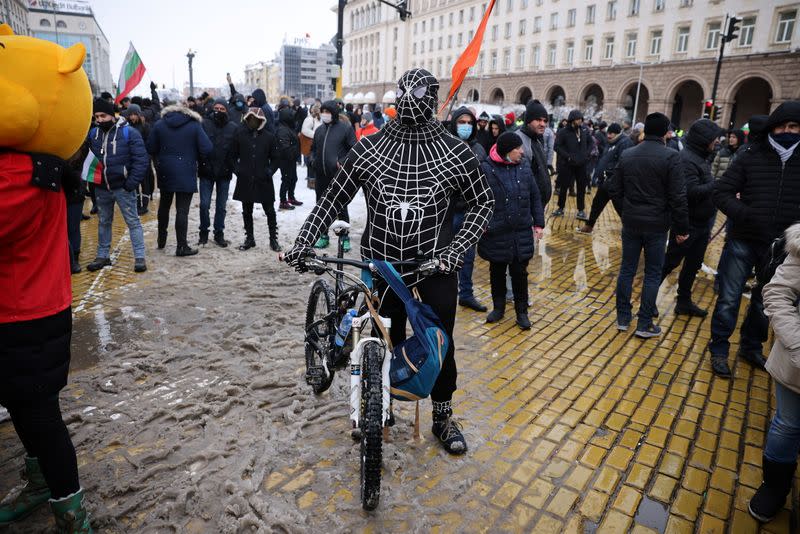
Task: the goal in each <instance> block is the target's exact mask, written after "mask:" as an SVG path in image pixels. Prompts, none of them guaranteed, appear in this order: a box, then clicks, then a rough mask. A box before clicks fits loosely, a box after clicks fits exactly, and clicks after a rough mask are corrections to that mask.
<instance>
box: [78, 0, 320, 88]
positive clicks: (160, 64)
mask: <svg viewBox="0 0 800 534" xmlns="http://www.w3.org/2000/svg"><path fill="white" fill-rule="evenodd" d="M335 4H336V2H335V0H295V1H293V2H286V1H283V0H281V1H279V0H213V1H212V0H195V1H193V2H178V1H175V0H136V1H134V2H120V1H119V0H91V5H92V9H93V10H94V14H95V18H96V19H97V21H98V23H99V24H100V27H101V28H102V29H103V32H104V33H105V34H106V37H108V40H109V43H110V45H111V77H112V78H113V79H114V80H115V81H116V80H117V79H118V78H119V72H120V67H121V65H122V60H123V59H124V57H125V53H126V52H127V51H128V42H129V41H132V42H133V45H134V46H135V47H136V50H137V51H138V52H139V56H140V57H141V58H142V62H143V63H144V65H145V67H146V68H147V74H146V75H145V78H144V80H143V81H142V83H141V84H140V85H139V87H138V88H137V89H138V90H137V91H135V93H140V94H144V93H145V92H149V89H146V86H147V85H149V83H150V79H152V80H153V81H155V82H156V83H158V84H159V87H160V86H161V84H162V83H163V84H166V86H167V87H171V86H172V80H173V76H174V80H175V86H176V87H177V88H178V89H181V88H182V87H183V84H184V82H188V80H189V70H188V62H187V59H186V53H187V52H188V51H189V49H190V48H191V49H192V50H194V51H195V52H196V56H195V58H194V63H193V67H194V84H195V86H196V87H203V86H210V87H217V86H221V85H225V83H226V82H225V73H227V72H230V73H231V76H232V77H233V79H234V82H235V81H242V80H244V66H245V65H246V64H248V63H255V62H256V61H262V60H270V59H272V58H274V57H275V54H276V53H277V52H278V51H279V49H280V47H281V44H282V43H283V41H284V38H286V40H287V42H290V43H291V42H292V41H293V40H294V38H296V37H304V36H305V34H306V33H308V34H310V35H311V44H312V45H313V46H318V45H320V44H322V43H323V42H329V41H330V39H331V38H332V37H333V36H334V35H335V34H336V14H335V13H334V12H333V11H331V9H330V8H331V7H332V6H334V5H335ZM148 75H149V78H148Z"/></svg>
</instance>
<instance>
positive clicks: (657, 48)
mask: <svg viewBox="0 0 800 534" xmlns="http://www.w3.org/2000/svg"><path fill="white" fill-rule="evenodd" d="M661 35H662V32H661V30H655V31H653V33H651V34H650V55H651V56H657V55H659V54H660V53H661Z"/></svg>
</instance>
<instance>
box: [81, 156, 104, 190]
mask: <svg viewBox="0 0 800 534" xmlns="http://www.w3.org/2000/svg"><path fill="white" fill-rule="evenodd" d="M81 178H83V179H84V180H86V181H87V182H89V183H92V184H100V183H103V162H102V161H100V160H99V159H98V158H97V156H95V155H94V153H93V152H92V151H91V150H90V151H89V154H88V155H87V156H86V160H85V161H84V162H83V170H82V171H81Z"/></svg>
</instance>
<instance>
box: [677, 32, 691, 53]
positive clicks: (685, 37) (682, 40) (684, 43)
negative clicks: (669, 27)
mask: <svg viewBox="0 0 800 534" xmlns="http://www.w3.org/2000/svg"><path fill="white" fill-rule="evenodd" d="M689 31H690V28H689V26H681V27H680V28H678V45H677V46H676V47H675V51H676V52H686V51H687V50H688V49H689Z"/></svg>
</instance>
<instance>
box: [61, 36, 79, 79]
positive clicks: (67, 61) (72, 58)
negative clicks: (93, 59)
mask: <svg viewBox="0 0 800 534" xmlns="http://www.w3.org/2000/svg"><path fill="white" fill-rule="evenodd" d="M85 57H86V48H85V47H84V46H83V43H76V44H74V45H72V46H70V47H69V48H67V49H66V50H65V51H64V53H63V54H62V55H61V59H60V60H59V61H58V72H60V73H61V74H69V73H71V72H75V71H76V70H78V69H79V68H81V65H83V59H84V58H85Z"/></svg>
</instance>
